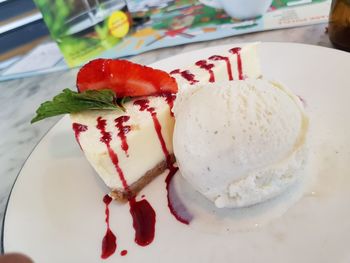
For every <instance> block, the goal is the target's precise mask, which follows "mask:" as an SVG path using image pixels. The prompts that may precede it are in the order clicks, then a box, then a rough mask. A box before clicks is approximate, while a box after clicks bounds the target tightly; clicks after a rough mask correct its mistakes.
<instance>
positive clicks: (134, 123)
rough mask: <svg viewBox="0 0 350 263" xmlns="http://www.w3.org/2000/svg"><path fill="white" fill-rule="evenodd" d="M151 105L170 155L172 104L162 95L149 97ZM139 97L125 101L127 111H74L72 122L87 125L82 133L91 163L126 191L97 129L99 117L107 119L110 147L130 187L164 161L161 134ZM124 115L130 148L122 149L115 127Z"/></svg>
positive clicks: (111, 183) (108, 182) (110, 182)
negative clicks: (144, 109)
mask: <svg viewBox="0 0 350 263" xmlns="http://www.w3.org/2000/svg"><path fill="white" fill-rule="evenodd" d="M148 100H149V106H150V107H153V108H154V109H155V112H156V116H157V120H158V121H159V124H160V127H161V134H162V137H163V139H164V142H165V144H166V148H167V150H168V152H169V154H172V153H173V146H172V137H173V129H174V118H173V117H172V116H171V114H170V107H169V105H168V104H167V102H166V100H165V98H163V97H150V98H148ZM135 101H136V100H132V101H130V102H128V103H126V104H125V109H126V111H125V112H122V111H118V110H116V111H85V112H81V113H76V114H71V119H72V122H73V123H78V124H81V125H86V126H87V130H86V131H84V132H82V133H81V134H80V136H79V142H80V145H81V148H82V150H83V151H84V154H85V156H86V158H87V159H88V161H89V162H90V164H91V165H92V166H93V168H94V169H95V170H96V172H97V173H98V174H99V176H100V177H101V178H102V180H103V181H104V182H105V184H106V185H107V186H108V187H110V188H111V189H112V190H116V191H124V190H126V189H124V188H125V187H124V186H123V184H122V180H121V178H120V176H119V174H118V172H117V170H116V167H115V164H114V163H113V162H112V160H111V158H110V155H109V152H108V149H107V147H106V144H105V143H103V141H101V137H102V134H101V130H99V129H98V128H97V125H98V122H97V119H98V118H99V117H101V118H102V119H104V120H106V128H105V131H106V132H108V133H110V134H111V141H110V148H111V149H112V150H113V151H114V152H115V154H116V155H117V157H118V165H119V167H120V169H121V170H122V172H123V174H124V177H125V180H126V183H127V185H128V186H131V185H132V184H134V183H135V182H136V181H138V180H139V179H140V178H141V177H142V176H144V175H145V174H146V173H147V172H148V171H150V170H152V169H154V168H155V167H156V166H158V165H159V164H160V163H162V162H163V161H164V160H165V154H164V152H163V150H162V147H161V143H160V140H159V138H158V134H157V132H156V130H155V126H154V120H153V118H152V116H151V113H150V112H148V111H140V107H139V106H138V105H134V102H135ZM121 116H129V117H130V119H129V120H128V121H126V122H124V123H123V126H130V131H129V132H127V133H125V137H126V143H127V145H128V149H127V151H125V150H124V149H123V148H122V140H121V138H120V136H119V135H118V134H119V133H120V129H118V128H117V127H116V122H115V120H116V119H117V118H118V117H121Z"/></svg>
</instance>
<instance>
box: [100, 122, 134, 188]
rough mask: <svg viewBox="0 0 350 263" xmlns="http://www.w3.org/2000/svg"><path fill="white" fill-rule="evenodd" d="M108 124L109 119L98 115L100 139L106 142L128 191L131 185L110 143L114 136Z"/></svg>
mask: <svg viewBox="0 0 350 263" xmlns="http://www.w3.org/2000/svg"><path fill="white" fill-rule="evenodd" d="M106 125H107V121H106V120H105V119H102V117H98V118H97V125H96V128H97V129H98V130H100V133H101V138H100V141H101V142H102V143H104V144H105V145H106V147H107V150H108V154H109V158H110V159H111V161H112V163H113V165H114V167H115V169H116V171H117V172H118V175H119V179H120V181H121V182H122V185H123V188H124V189H125V190H126V191H129V186H128V184H127V182H126V180H125V176H124V173H123V170H122V169H121V168H120V166H119V160H118V156H117V154H116V153H115V152H114V151H113V149H112V148H111V146H110V143H111V140H112V136H111V133H110V132H107V131H106Z"/></svg>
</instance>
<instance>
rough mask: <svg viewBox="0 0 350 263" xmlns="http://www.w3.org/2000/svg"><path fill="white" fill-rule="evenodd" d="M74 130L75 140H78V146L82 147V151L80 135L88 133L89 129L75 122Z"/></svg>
mask: <svg viewBox="0 0 350 263" xmlns="http://www.w3.org/2000/svg"><path fill="white" fill-rule="evenodd" d="M72 128H73V131H74V134H75V139H76V140H77V142H78V144H79V146H80V149H82V148H81V144H80V141H79V138H80V133H82V132H85V131H87V129H88V127H87V126H86V125H83V124H80V123H76V122H74V123H73V124H72Z"/></svg>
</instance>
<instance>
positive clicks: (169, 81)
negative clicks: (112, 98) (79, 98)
mask: <svg viewBox="0 0 350 263" xmlns="http://www.w3.org/2000/svg"><path fill="white" fill-rule="evenodd" d="M77 88H78V90H79V92H82V91H84V90H99V89H111V90H113V91H114V92H115V93H116V94H117V97H126V96H130V97H137V96H149V95H158V94H164V93H176V92H177V90H178V87H177V83H176V81H175V79H174V78H173V77H171V76H170V75H169V74H168V73H166V72H164V71H162V70H159V69H153V68H150V67H147V66H143V65H139V64H135V63H132V62H130V61H127V60H113V59H96V60H92V61H90V62H89V63H87V64H86V65H85V66H83V67H82V68H81V69H80V71H79V73H78V76H77Z"/></svg>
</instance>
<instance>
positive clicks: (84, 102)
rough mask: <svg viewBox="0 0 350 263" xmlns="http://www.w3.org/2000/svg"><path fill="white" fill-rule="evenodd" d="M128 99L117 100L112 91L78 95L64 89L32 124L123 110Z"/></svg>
mask: <svg viewBox="0 0 350 263" xmlns="http://www.w3.org/2000/svg"><path fill="white" fill-rule="evenodd" d="M128 100H129V98H128V97H124V98H117V97H116V94H115V93H114V92H113V91H112V90H107V89H105V90H86V91H84V92H81V93H78V92H75V91H72V90H70V89H64V90H63V91H62V92H61V93H60V94H58V95H56V96H55V97H54V98H53V99H52V101H46V102H44V103H42V104H41V105H40V107H39V108H38V109H37V110H36V116H35V117H34V118H33V119H32V120H31V123H34V122H37V121H40V120H43V119H45V118H49V117H53V116H57V115H61V114H67V113H76V112H80V111H85V110H122V111H125V108H124V106H123V104H124V103H125V102H127V101H128Z"/></svg>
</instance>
